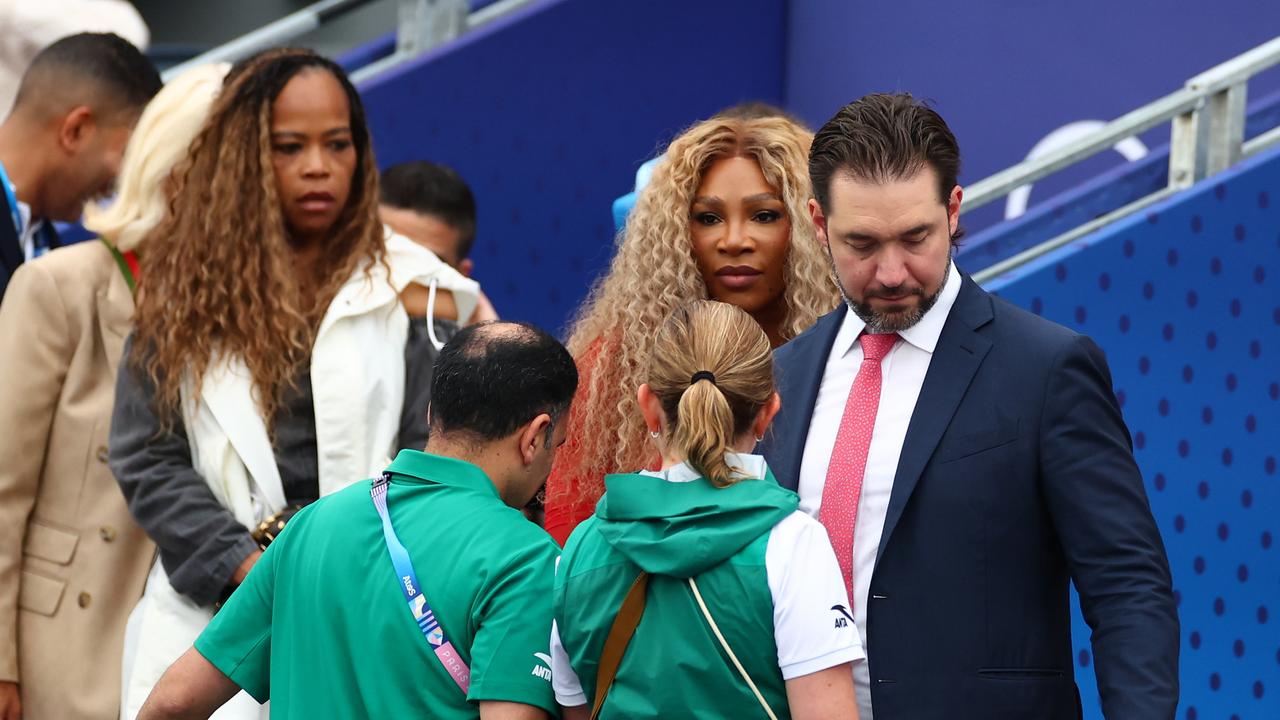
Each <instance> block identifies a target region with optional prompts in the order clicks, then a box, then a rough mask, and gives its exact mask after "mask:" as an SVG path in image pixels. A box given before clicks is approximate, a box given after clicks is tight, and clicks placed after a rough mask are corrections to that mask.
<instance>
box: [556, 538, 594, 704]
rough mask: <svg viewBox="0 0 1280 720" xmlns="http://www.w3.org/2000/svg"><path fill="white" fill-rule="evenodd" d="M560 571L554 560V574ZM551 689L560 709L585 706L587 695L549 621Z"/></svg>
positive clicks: (558, 632)
mask: <svg viewBox="0 0 1280 720" xmlns="http://www.w3.org/2000/svg"><path fill="white" fill-rule="evenodd" d="M559 571H560V558H556V572H559ZM551 689H552V690H554V691H555V693H556V702H558V703H560V706H561V707H578V706H579V705H586V704H587V694H586V693H585V692H583V690H582V683H581V682H580V681H579V680H578V673H576V672H574V671H573V666H572V665H570V664H569V653H567V652H565V649H564V643H562V642H560V628H559V627H557V626H556V621H555V620H552V621H551Z"/></svg>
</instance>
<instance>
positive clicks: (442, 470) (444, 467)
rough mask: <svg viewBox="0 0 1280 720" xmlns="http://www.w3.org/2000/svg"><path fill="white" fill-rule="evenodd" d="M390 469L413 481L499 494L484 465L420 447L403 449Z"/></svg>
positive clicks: (388, 468) (390, 471) (391, 471)
mask: <svg viewBox="0 0 1280 720" xmlns="http://www.w3.org/2000/svg"><path fill="white" fill-rule="evenodd" d="M387 472H389V473H394V474H396V475H398V476H400V477H402V478H405V479H407V480H409V481H415V480H417V481H421V482H430V483H438V484H440V485H451V486H453V487H460V488H466V489H468V490H478V491H481V492H488V493H490V494H492V495H493V496H494V497H495V498H496V497H499V496H498V489H497V488H496V487H494V486H493V481H492V480H490V479H489V476H488V475H485V474H484V471H483V470H481V469H480V468H478V467H476V466H475V465H472V464H471V463H469V462H467V461H465V460H458V459H457V458H451V457H445V456H443V455H432V454H430V453H424V452H419V451H417V450H401V451H400V453H399V454H398V455H396V459H395V460H394V461H392V463H391V465H390V466H388V467H387Z"/></svg>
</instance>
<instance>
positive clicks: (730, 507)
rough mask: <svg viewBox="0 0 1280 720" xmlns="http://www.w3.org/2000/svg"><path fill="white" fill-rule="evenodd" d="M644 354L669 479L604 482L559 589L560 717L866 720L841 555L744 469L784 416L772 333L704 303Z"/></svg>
mask: <svg viewBox="0 0 1280 720" xmlns="http://www.w3.org/2000/svg"><path fill="white" fill-rule="evenodd" d="M651 345H652V348H653V351H652V355H651V357H650V359H649V361H648V362H647V363H646V368H645V369H644V371H643V378H644V384H642V385H640V387H639V390H638V392H637V401H638V404H639V412H638V415H640V417H641V420H642V425H643V427H644V428H645V429H646V431H647V434H648V436H649V438H650V442H651V443H652V446H653V449H654V451H655V453H656V454H657V455H658V456H660V457H661V458H662V460H661V463H662V469H661V470H659V471H656V472H655V471H641V472H639V473H634V474H621V475H611V476H609V477H607V478H605V486H606V488H607V489H606V492H605V494H604V497H603V498H602V499H601V501H600V505H599V507H598V508H597V510H596V513H595V515H594V516H592V517H591V518H589V519H588V520H586V521H585V522H583V523H582V525H580V526H579V527H578V528H577V529H576V530H575V531H574V532H573V535H572V536H570V538H569V542H568V543H567V544H566V545H565V549H564V553H563V554H562V555H561V557H560V563H559V567H558V568H557V571H556V587H555V593H554V598H553V600H554V605H555V622H554V625H553V628H552V637H551V655H552V668H551V677H552V684H553V687H554V689H555V692H556V699H557V701H558V702H559V703H560V704H561V705H562V706H563V707H564V708H565V713H564V715H565V717H566V718H570V719H576V718H586V717H588V716H589V715H590V716H591V717H597V716H598V717H601V718H614V717H618V718H622V717H625V718H669V717H735V718H738V717H743V718H745V717H770V718H784V717H794V718H797V719H799V720H817V719H818V718H840V719H841V720H848V719H854V720H856V718H857V715H858V710H857V706H856V703H855V702H854V691H853V675H852V671H851V668H852V663H855V662H863V661H864V659H865V657H866V656H865V653H863V651H862V645H861V643H860V641H859V639H858V631H857V629H856V628H855V627H854V625H853V623H852V621H850V620H849V600H848V594H847V592H846V591H845V587H844V581H843V579H842V578H841V576H840V567H839V564H838V563H837V562H836V557H835V553H834V552H833V551H832V549H831V543H830V540H829V539H828V538H827V533H826V531H825V530H824V529H823V527H822V525H821V524H820V523H818V521H817V520H814V519H813V518H811V517H809V516H808V515H806V514H804V513H803V512H799V511H798V510H797V506H798V502H799V500H798V498H797V496H796V494H795V493H793V492H791V491H789V490H784V489H782V488H781V487H779V486H778V484H777V483H776V482H775V481H774V479H773V477H772V475H771V474H770V472H769V468H768V466H767V465H766V464H765V461H764V458H762V457H761V456H759V455H752V454H750V453H751V450H752V449H753V448H754V447H755V444H756V441H757V440H758V439H759V437H760V436H761V435H763V434H764V432H765V429H766V428H767V427H768V426H769V422H770V421H771V420H772V419H773V416H774V415H775V414H776V413H777V412H778V407H779V401H778V395H777V393H776V392H775V391H774V383H773V358H772V353H771V352H770V347H769V341H768V339H767V337H766V335H765V333H764V332H763V331H762V330H761V328H760V326H759V325H758V324H757V323H755V322H753V321H752V318H751V317H750V316H748V315H747V314H746V313H745V312H743V311H742V310H739V309H738V308H735V307H733V306H732V305H726V304H724V303H717V302H711V301H705V300H704V301H701V302H698V303H694V304H693V305H691V306H689V307H686V308H681V309H679V310H677V311H676V312H675V313H673V314H672V316H671V318H670V319H669V320H668V321H667V322H666V323H665V324H664V325H663V326H662V327H661V329H660V330H658V332H657V334H656V337H655V338H654V339H653V342H652V344H651ZM637 602H638V603H639V609H638V611H637V610H636V609H635V607H636V606H635V605H634V603H637ZM626 607H629V608H630V609H629V610H627V611H622V610H621V608H626ZM615 635H617V636H620V637H624V638H626V637H629V638H630V639H629V641H624V644H623V645H614V644H613V642H612V639H613V637H614V636H615ZM606 638H609V639H610V640H609V641H608V642H607V641H606ZM672 638H679V640H678V641H676V642H673V641H672ZM606 644H609V645H613V647H612V652H609V651H606V650H605V646H606ZM619 652H620V653H621V655H620V660H618V657H619V655H618V653H619ZM588 708H590V710H588Z"/></svg>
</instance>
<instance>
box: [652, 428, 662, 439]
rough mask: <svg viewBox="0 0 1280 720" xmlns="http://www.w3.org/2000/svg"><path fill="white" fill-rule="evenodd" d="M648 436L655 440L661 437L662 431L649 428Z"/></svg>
mask: <svg viewBox="0 0 1280 720" xmlns="http://www.w3.org/2000/svg"><path fill="white" fill-rule="evenodd" d="M649 437H651V438H653V439H654V440H657V439H658V438H660V437H662V433H660V432H658V431H657V430H650V431H649Z"/></svg>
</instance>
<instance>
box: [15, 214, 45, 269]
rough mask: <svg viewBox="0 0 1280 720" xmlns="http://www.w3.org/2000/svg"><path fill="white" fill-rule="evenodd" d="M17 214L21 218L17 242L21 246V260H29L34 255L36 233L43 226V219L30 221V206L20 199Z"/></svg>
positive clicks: (33, 257)
mask: <svg viewBox="0 0 1280 720" xmlns="http://www.w3.org/2000/svg"><path fill="white" fill-rule="evenodd" d="M18 216H19V217H21V218H22V234H21V235H19V236H18V244H19V245H21V246H22V258H23V261H24V262H31V261H32V260H33V259H35V256H36V233H37V232H40V228H42V227H44V221H43V220H36V221H35V222H32V221H31V206H30V205H28V204H26V203H24V202H22V201H21V200H19V201H18ZM15 229H16V228H15Z"/></svg>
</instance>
